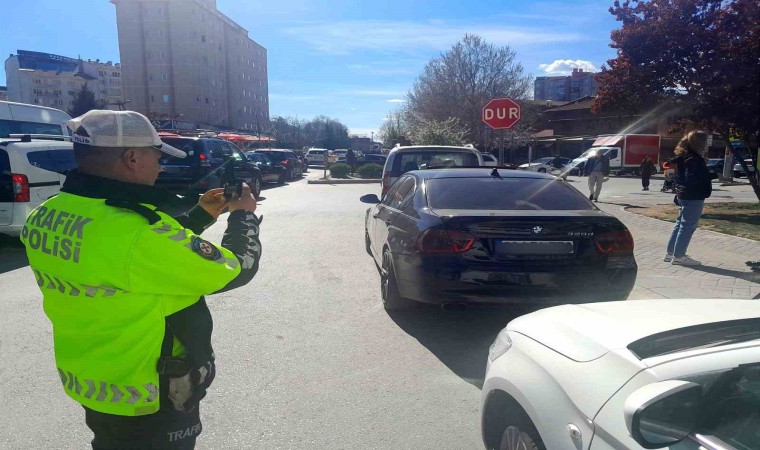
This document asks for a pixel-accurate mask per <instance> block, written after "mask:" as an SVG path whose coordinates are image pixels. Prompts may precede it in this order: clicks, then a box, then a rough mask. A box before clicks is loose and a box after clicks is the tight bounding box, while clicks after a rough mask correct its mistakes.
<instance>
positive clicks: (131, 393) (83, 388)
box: [58, 367, 158, 415]
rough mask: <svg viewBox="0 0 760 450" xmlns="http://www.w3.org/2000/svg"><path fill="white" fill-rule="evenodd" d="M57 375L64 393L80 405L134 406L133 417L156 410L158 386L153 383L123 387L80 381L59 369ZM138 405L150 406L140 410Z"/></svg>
mask: <svg viewBox="0 0 760 450" xmlns="http://www.w3.org/2000/svg"><path fill="white" fill-rule="evenodd" d="M58 375H59V376H60V377H61V383H62V384H63V388H64V389H65V390H66V393H67V394H69V395H70V396H71V397H72V398H74V399H75V400H77V401H79V402H80V403H82V404H85V405H86V404H87V403H89V402H92V401H95V402H103V403H124V404H127V405H136V406H135V407H134V410H135V411H136V414H135V415H142V414H151V413H154V412H156V411H157V410H158V401H157V399H158V386H156V385H155V384H153V383H147V384H144V385H143V386H123V385H117V384H113V383H109V382H107V381H99V380H88V379H82V378H80V377H77V376H76V375H75V374H73V373H71V372H70V371H66V370H63V369H61V368H60V367H59V368H58ZM80 380H81V381H80ZM82 383H84V384H82ZM138 403H142V404H145V403H148V404H150V405H146V406H145V407H142V408H141V407H140V406H139V404H138ZM141 413H142V414H141Z"/></svg>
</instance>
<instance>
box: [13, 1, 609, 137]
mask: <svg viewBox="0 0 760 450" xmlns="http://www.w3.org/2000/svg"><path fill="white" fill-rule="evenodd" d="M611 3H612V0H572V1H561V0H552V1H526V0H512V1H504V0H470V1H458V0H428V1H425V2H422V1H410V0H386V1H385V2H374V1H373V2H371V1H366V0H308V1H307V0H277V1H274V0H260V1H256V0H218V2H217V5H218V8H219V9H220V10H221V11H222V12H223V13H225V14H226V15H228V16H229V17H231V18H232V19H233V20H235V21H237V22H238V23H239V24H240V25H242V26H243V27H245V28H246V29H247V30H248V32H249V35H250V36H251V38H253V39H254V40H255V41H257V42H258V43H259V44H261V45H263V46H264V47H266V48H267V49H268V51H269V61H268V62H269V92H270V115H272V116H275V115H284V116H297V117H299V118H311V117H314V116H315V115H319V114H324V115H327V116H331V117H335V118H337V119H339V120H341V121H342V122H343V123H345V124H346V125H348V127H349V128H350V130H351V132H352V133H359V134H365V133H366V134H369V133H370V132H371V131H375V132H376V131H377V129H378V128H379V126H380V124H381V123H382V121H383V119H384V118H385V117H386V116H387V114H388V112H389V111H390V110H392V109H393V108H394V107H397V106H398V105H399V104H400V102H401V101H403V99H404V96H405V93H406V92H407V91H408V90H409V89H410V88H411V87H412V84H413V83H414V80H415V78H416V77H417V75H418V74H419V73H420V72H421V71H422V69H423V67H424V66H425V63H426V62H427V61H429V60H430V59H431V58H434V57H436V56H438V55H439V54H440V53H441V52H443V51H446V50H447V49H448V48H450V47H451V46H452V45H453V44H454V43H456V42H457V41H458V40H460V39H461V38H462V37H463V36H464V34H465V33H474V34H479V35H481V36H482V37H484V38H485V39H486V40H487V41H489V42H491V43H493V44H498V45H509V46H511V47H512V48H513V49H514V50H515V51H516V52H517V59H518V60H519V61H520V62H521V63H522V64H523V66H524V68H525V70H526V72H527V73H530V74H532V75H535V76H540V75H547V74H551V75H553V74H563V73H567V71H569V70H572V67H581V68H585V69H587V70H588V69H593V68H596V69H598V68H599V67H600V66H601V65H602V63H604V62H605V61H606V60H608V59H610V58H612V57H614V51H613V50H612V49H610V48H609V46H608V43H609V33H610V31H611V30H612V29H614V28H616V27H617V26H618V24H617V23H616V22H615V21H614V19H613V18H612V16H611V15H610V14H609V13H608V12H607V8H608V7H609V6H610V4H611ZM115 9H116V8H115V7H114V5H112V4H111V3H110V2H109V1H108V0H86V1H85V0H67V1H63V2H62V1H60V0H32V1H27V2H23V1H21V2H17V1H8V2H5V1H4V2H3V6H2V8H0V11H1V12H2V15H3V16H4V17H5V18H6V19H9V20H5V21H4V23H3V32H2V34H1V36H2V37H0V55H2V54H3V53H4V57H3V60H4V59H5V58H7V55H9V54H11V53H15V52H16V50H17V49H22V50H33V51H40V52H47V53H55V54H60V55H64V56H71V57H77V56H78V55H81V57H82V58H84V59H88V58H89V59H96V58H98V59H100V60H101V61H107V60H112V61H118V60H119V46H118V41H117V30H116V13H115ZM10 18H13V20H10ZM4 80H5V71H4V67H0V83H2V84H4Z"/></svg>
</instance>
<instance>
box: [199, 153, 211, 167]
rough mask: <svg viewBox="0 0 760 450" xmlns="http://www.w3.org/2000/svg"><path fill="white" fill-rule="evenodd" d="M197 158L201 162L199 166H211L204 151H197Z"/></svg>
mask: <svg viewBox="0 0 760 450" xmlns="http://www.w3.org/2000/svg"><path fill="white" fill-rule="evenodd" d="M198 159H199V160H200V162H201V167H211V161H209V160H208V157H207V156H206V154H205V153H199V154H198Z"/></svg>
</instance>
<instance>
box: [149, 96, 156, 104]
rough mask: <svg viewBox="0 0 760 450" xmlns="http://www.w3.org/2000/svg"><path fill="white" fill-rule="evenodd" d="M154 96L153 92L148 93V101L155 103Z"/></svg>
mask: <svg viewBox="0 0 760 450" xmlns="http://www.w3.org/2000/svg"><path fill="white" fill-rule="evenodd" d="M155 101H156V97H154V96H153V94H150V102H151V103H155Z"/></svg>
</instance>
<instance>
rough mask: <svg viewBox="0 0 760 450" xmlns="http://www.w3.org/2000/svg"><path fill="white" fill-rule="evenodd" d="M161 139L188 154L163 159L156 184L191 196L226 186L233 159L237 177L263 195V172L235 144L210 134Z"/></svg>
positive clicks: (255, 193) (256, 193)
mask: <svg viewBox="0 0 760 450" xmlns="http://www.w3.org/2000/svg"><path fill="white" fill-rule="evenodd" d="M161 140H162V141H163V142H165V143H167V144H169V145H171V146H173V147H176V148H178V149H180V150H182V151H184V152H185V153H187V157H186V158H170V157H164V158H163V159H161V168H162V171H161V173H160V174H159V175H158V179H157V180H156V185H158V186H161V187H164V188H166V189H170V190H173V191H177V192H180V193H183V194H188V195H194V194H198V193H202V192H206V191H208V190H209V189H213V188H217V187H222V186H223V185H224V171H225V170H227V167H228V166H227V165H225V163H226V162H227V161H228V160H229V158H233V159H234V160H235V162H234V164H233V165H234V170H235V176H236V177H237V178H238V179H240V180H242V181H245V182H246V183H248V184H249V185H250V186H251V191H252V192H253V194H254V195H255V196H256V197H258V196H259V193H260V192H261V183H262V181H263V176H262V172H261V170H260V169H259V168H258V167H257V166H256V164H254V163H253V162H249V161H247V160H246V159H245V157H244V156H243V155H242V154H241V153H240V152H239V151H238V148H237V146H235V144H233V143H231V142H228V141H225V140H223V139H217V138H210V137H162V138H161Z"/></svg>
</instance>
